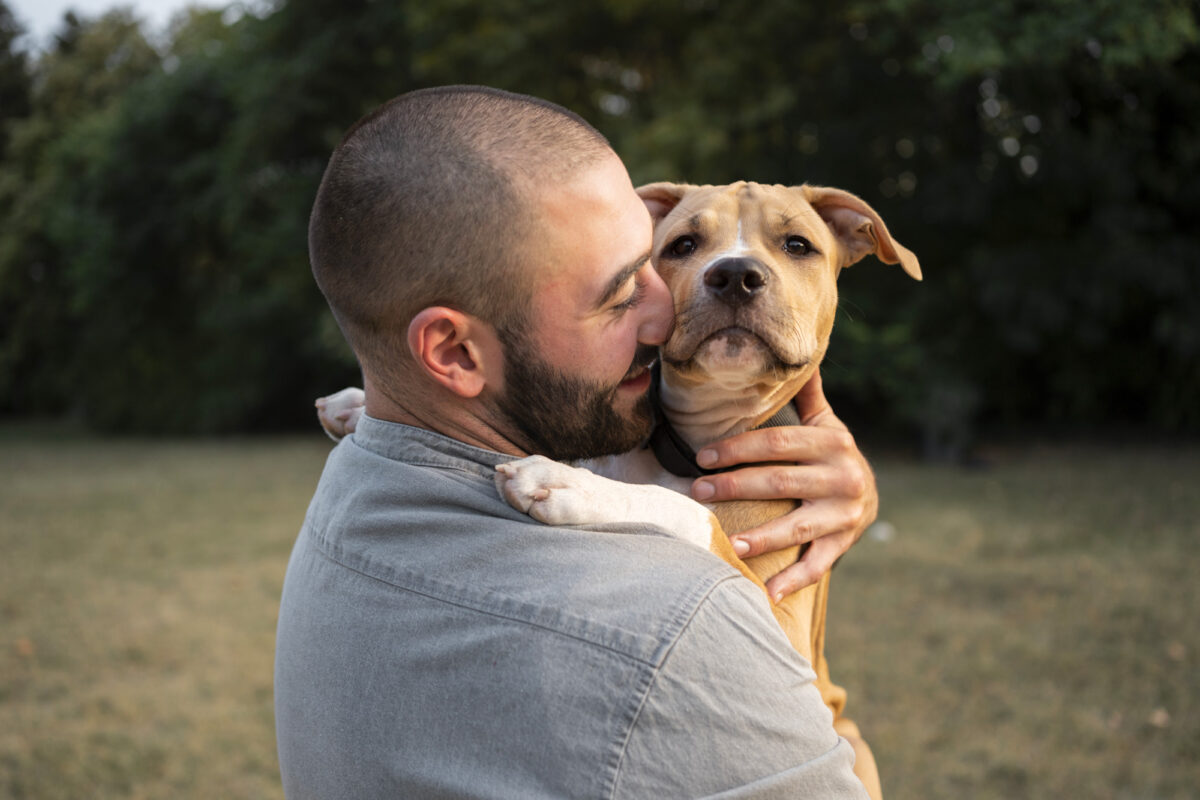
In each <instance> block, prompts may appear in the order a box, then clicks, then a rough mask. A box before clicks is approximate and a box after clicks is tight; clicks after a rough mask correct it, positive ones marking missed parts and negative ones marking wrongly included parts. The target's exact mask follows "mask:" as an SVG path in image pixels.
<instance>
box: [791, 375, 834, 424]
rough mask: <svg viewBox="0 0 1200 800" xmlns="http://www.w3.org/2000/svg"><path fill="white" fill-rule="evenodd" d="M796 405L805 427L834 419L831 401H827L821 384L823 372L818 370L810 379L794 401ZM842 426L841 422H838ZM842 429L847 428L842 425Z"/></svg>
mask: <svg viewBox="0 0 1200 800" xmlns="http://www.w3.org/2000/svg"><path fill="white" fill-rule="evenodd" d="M792 402H794V403H795V404H796V412H797V413H798V414H799V415H800V421H801V422H803V423H804V424H805V425H813V424H817V425H819V424H822V423H823V420H824V419H825V417H827V416H828V417H832V418H833V419H834V420H837V417H833V409H832V408H830V407H829V401H828V400H826V399H825V390H824V387H823V386H822V384H821V371H820V370H817V371H816V372H814V373H813V376H812V377H811V378H809V379H808V383H806V384H804V387H803V388H802V389H801V390H800V392H799V394H797V395H796V399H795V400H793V401H792ZM837 421H838V424H839V425H841V421H840V420H837ZM842 427H845V426H844V425H842Z"/></svg>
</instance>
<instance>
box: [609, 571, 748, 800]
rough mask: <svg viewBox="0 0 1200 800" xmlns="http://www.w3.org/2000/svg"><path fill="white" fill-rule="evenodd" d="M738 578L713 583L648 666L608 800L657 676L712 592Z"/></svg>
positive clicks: (621, 749) (612, 779)
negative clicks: (669, 641)
mask: <svg viewBox="0 0 1200 800" xmlns="http://www.w3.org/2000/svg"><path fill="white" fill-rule="evenodd" d="M740 577H741V576H740V575H737V574H733V575H727V576H725V577H723V578H721V579H720V580H718V581H715V582H714V583H713V584H712V586H710V587H709V588H708V590H707V591H706V592H705V593H704V596H703V597H701V598H700V600H699V602H697V603H696V604H695V605H694V606H693V607H692V611H691V613H690V614H689V615H688V618H687V620H686V621H685V622H684V623H683V625H681V626H680V628H679V631H678V632H677V633H676V634H675V637H674V639H672V641H671V644H670V646H669V647H667V649H666V652H664V653H663V656H662V658H661V659H660V660H659V663H658V664H657V665H650V666H651V667H652V669H651V670H650V673H649V676H648V678H647V680H646V682H645V686H644V687H642V690H641V697H640V698H639V700H638V704H637V708H636V709H635V710H634V712H633V716H632V717H631V718H630V720H629V724H628V725H626V726H625V735H624V736H623V737H622V741H621V743H620V748H619V750H618V753H617V759H616V763H615V764H614V765H613V769H612V773H611V778H610V786H609V787H608V791H607V792H606V796H607V797H608V798H609V800H613V798H615V797H616V792H617V783H618V779H619V776H620V774H621V768H622V766H623V764H624V761H625V754H626V752H627V750H628V748H629V742H630V739H632V738H633V731H634V728H636V727H637V724H638V720H639V719H641V715H642V710H643V709H644V708H645V707H646V702H647V700H649V698H650V692H651V691H652V690H653V689H654V685H655V684H656V683H657V681H658V677H659V675H660V674H661V673H662V671H663V670H664V669H666V666H667V663H668V662H669V661H670V660H671V654H672V653H674V652H675V647H676V646H677V645H678V644H679V641H680V640H681V639H682V638H683V637H684V634H686V633H687V631H688V629H689V628H690V627H691V625H692V622H693V621H694V620H695V619H696V615H697V614H698V613H700V608H701V607H702V606H703V605H704V604H705V603H707V602H709V600H710V599H711V598H712V595H713V592H715V591H716V590H717V588H718V587H720V586H721V585H722V584H724V583H726V582H728V581H732V580H738V579H739V578H740Z"/></svg>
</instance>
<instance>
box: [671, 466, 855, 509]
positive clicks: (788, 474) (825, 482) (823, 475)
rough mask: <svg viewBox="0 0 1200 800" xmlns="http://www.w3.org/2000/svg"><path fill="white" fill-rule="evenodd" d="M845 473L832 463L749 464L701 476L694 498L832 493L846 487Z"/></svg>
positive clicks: (770, 497) (768, 497)
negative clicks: (843, 484)
mask: <svg viewBox="0 0 1200 800" xmlns="http://www.w3.org/2000/svg"><path fill="white" fill-rule="evenodd" d="M841 484H842V475H841V474H840V473H839V472H838V471H837V470H836V469H833V468H831V467H827V466H819V467H808V466H795V467H793V466H783V465H774V466H769V467H745V468H743V469H739V470H734V471H733V472H722V473H719V474H717V475H707V476H705V477H703V478H697V479H696V481H695V482H694V483H693V484H692V498H693V499H695V500H699V501H700V502H702V503H715V502H719V501H721V500H801V499H803V498H806V497H813V498H817V497H829V496H831V495H833V494H835V493H838V492H840V491H841V490H842V489H843V487H842V486H841Z"/></svg>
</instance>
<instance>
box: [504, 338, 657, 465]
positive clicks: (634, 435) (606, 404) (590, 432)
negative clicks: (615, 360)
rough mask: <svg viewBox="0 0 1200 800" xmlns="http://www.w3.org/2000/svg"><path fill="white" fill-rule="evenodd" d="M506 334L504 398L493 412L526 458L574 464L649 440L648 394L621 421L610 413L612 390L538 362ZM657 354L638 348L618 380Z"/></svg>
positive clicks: (532, 351)
mask: <svg viewBox="0 0 1200 800" xmlns="http://www.w3.org/2000/svg"><path fill="white" fill-rule="evenodd" d="M505 333H507V332H505ZM505 333H502V334H501V340H502V341H503V343H504V345H505V347H504V351H505V364H504V394H503V395H502V396H501V397H500V398H499V399H498V400H497V407H498V409H499V411H500V413H501V414H503V415H504V416H505V417H506V418H507V420H508V422H509V423H510V424H511V425H512V426H513V427H514V428H515V429H516V430H517V431H518V432H519V433H520V435H521V436H522V437H524V442H522V444H524V445H525V446H526V448H527V449H528V451H529V452H530V453H533V454H537V455H543V456H546V457H548V458H552V459H554V460H555V461H577V460H579V459H581V458H592V457H595V456H606V455H614V454H616V453H624V452H627V451H629V450H632V449H633V448H634V447H636V446H637V445H639V444H641V443H642V442H643V441H645V440H646V438H647V437H648V436H649V435H650V428H651V426H652V425H653V424H654V414H653V411H652V410H651V408H650V393H649V392H646V394H644V395H643V396H642V397H640V398H638V400H637V402H636V403H634V405H633V408H632V410H631V411H630V416H629V417H624V416H622V415H621V414H619V413H618V412H617V411H616V409H615V408H613V403H614V401H615V400H616V397H617V387H616V386H615V385H613V386H605V385H603V384H600V383H592V382H591V381H588V380H586V379H583V378H577V377H574V376H572V375H567V374H566V373H564V372H563V371H561V370H559V369H555V368H554V367H552V366H550V365H549V364H547V363H546V362H545V361H543V360H542V359H541V358H539V357H538V354H537V352H536V351H535V349H534V348H533V346H532V345H531V344H530V343H529V342H528V341H527V340H526V339H525V337H524V336H523V335H521V334H515V335H513V334H511V333H509V334H508V335H505ZM657 355H658V349H657V348H655V347H650V346H646V345H642V346H639V347H638V349H637V352H636V353H635V354H634V357H633V364H632V365H630V367H629V371H628V372H627V373H626V374H625V378H623V379H622V380H624V379H626V378H629V377H632V376H634V375H636V374H637V373H638V372H641V371H642V369H644V368H645V367H647V366H649V365H650V363H651V362H653V361H654V359H655V358H656V357H657Z"/></svg>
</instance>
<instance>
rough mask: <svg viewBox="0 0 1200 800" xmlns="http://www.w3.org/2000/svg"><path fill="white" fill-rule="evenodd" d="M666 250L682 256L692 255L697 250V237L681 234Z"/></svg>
mask: <svg viewBox="0 0 1200 800" xmlns="http://www.w3.org/2000/svg"><path fill="white" fill-rule="evenodd" d="M666 252H668V253H670V254H671V255H673V256H678V257H680V258H682V257H683V256H690V255H691V254H692V253H694V252H696V238H695V237H694V236H680V237H679V238H678V239H676V240H675V241H673V242H671V243H670V244H669V245H667V250H666Z"/></svg>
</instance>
